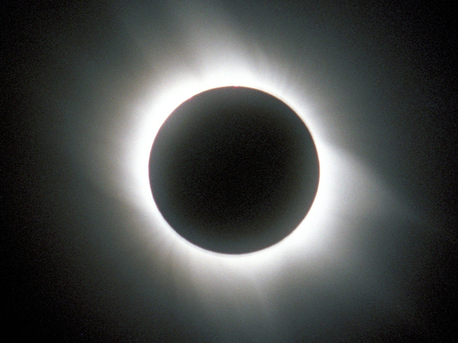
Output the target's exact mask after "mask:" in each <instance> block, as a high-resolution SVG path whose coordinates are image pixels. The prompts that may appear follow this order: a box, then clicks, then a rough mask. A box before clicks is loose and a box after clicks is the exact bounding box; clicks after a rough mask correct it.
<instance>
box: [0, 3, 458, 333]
mask: <svg viewBox="0 0 458 343" xmlns="http://www.w3.org/2000/svg"><path fill="white" fill-rule="evenodd" d="M170 4H171V3H168V2H165V1H164V2H162V1H155V2H151V3H149V2H141V1H137V2H130V3H129V4H122V3H118V2H97V1H92V2H90V3H89V4H88V3H87V2H79V1H68V2H65V1H55V2H53V1H46V2H42V1H34V2H26V1H24V2H21V1H17V2H11V4H6V5H5V4H3V6H4V9H2V11H1V18H2V26H3V29H2V32H1V37H2V64H1V65H2V67H1V73H2V74H1V77H2V85H3V86H4V87H5V88H6V89H4V90H3V92H2V99H1V108H2V113H3V114H4V117H3V119H2V135H1V145H0V148H1V157H2V164H1V170H0V172H1V175H0V177H1V179H0V180H1V190H0V192H1V193H0V194H1V198H0V200H1V216H2V219H3V220H4V225H3V229H2V247H1V255H2V284H3V286H4V287H5V288H6V291H4V292H3V294H2V308H3V313H4V315H5V316H6V321H5V319H4V321H3V325H2V328H3V330H2V333H1V335H2V336H10V337H11V335H12V337H15V341H27V340H29V341H36V340H39V339H40V340H47V341H70V342H71V341H92V342H93V341H160V342H166V341H231V340H235V341H243V340H254V341H262V340H264V341H265V340H266V337H267V336H268V333H267V334H266V333H262V332H258V331H256V330H255V329H253V330H249V329H246V328H245V329H244V328H242V327H241V326H240V325H239V326H237V324H234V323H231V322H222V323H219V326H218V325H215V324H214V323H215V321H216V320H217V319H213V320H214V321H213V322H212V323H213V324H211V320H210V319H209V318H208V317H204V316H203V313H202V310H201V309H195V308H191V307H192V305H189V304H185V303H182V302H181V301H179V300H178V299H179V297H177V296H176V294H174V293H173V292H172V291H170V284H167V283H166V282H163V283H162V282H161V271H160V270H152V271H151V270H150V275H149V276H148V277H149V278H151V279H152V280H154V282H153V283H152V286H150V288H148V291H146V290H144V289H146V288H144V287H143V286H141V285H139V284H138V280H139V279H141V278H139V277H138V275H139V274H138V273H141V272H142V271H143V269H142V268H143V267H138V266H139V265H142V266H143V264H145V263H147V262H145V261H140V262H139V261H138V259H139V256H138V255H136V254H134V253H132V251H135V249H136V243H135V239H131V238H129V235H128V234H124V233H125V232H126V231H127V230H128V229H129V226H128V222H129V218H130V216H131V208H130V205H129V204H126V203H123V202H121V201H119V200H117V199H115V198H114V197H112V196H110V194H107V193H106V192H104V191H103V189H101V187H99V185H98V184H97V182H94V181H93V180H92V179H91V178H90V177H89V176H88V174H90V171H88V170H87V165H90V166H91V168H93V169H94V170H95V169H97V168H98V165H99V164H98V161H97V159H96V158H94V160H91V161H85V162H87V163H82V161H83V160H85V159H87V157H86V156H87V155H86V154H85V151H92V150H91V149H94V148H93V145H94V144H96V142H93V141H91V139H92V138H93V137H98V135H97V133H98V132H99V131H100V133H102V132H103V130H101V128H102V125H103V120H101V118H102V117H104V116H112V117H114V118H117V116H119V117H121V116H120V114H119V113H120V111H121V110H119V108H121V107H122V103H123V102H124V101H127V100H129V99H130V98H131V97H133V96H134V95H135V94H137V93H136V92H138V90H139V89H141V88H142V84H144V83H145V82H146V80H145V78H146V76H145V75H146V73H145V70H147V69H148V68H151V66H153V67H152V68H156V69H157V70H164V69H166V68H173V67H174V61H175V60H176V59H178V58H179V57H180V56H181V57H183V56H186V55H185V52H186V51H185V50H186V49H185V47H183V46H181V45H180V44H179V43H180V32H179V31H178V30H175V29H176V27H175V25H176V22H173V21H170V20H169V19H170V13H171V12H170V8H172V9H173V8H175V7H174V6H171V5H170ZM195 6H196V7H195V8H199V7H202V8H204V7H205V8H207V7H209V8H217V9H218V11H219V12H220V13H223V15H224V16H225V17H226V18H228V20H229V21H230V22H231V23H232V24H233V25H234V26H235V27H237V30H238V32H239V34H240V35H241V36H243V37H244V39H246V40H247V41H249V42H250V43H252V44H253V46H256V47H258V48H259V47H261V48H262V49H263V51H264V53H265V54H266V55H267V56H269V58H271V59H274V60H276V61H278V63H279V64H283V65H288V66H292V69H293V70H294V73H293V74H294V77H302V75H303V77H307V80H308V84H310V85H311V89H310V90H308V91H310V92H312V93H313V92H315V93H313V94H316V95H317V96H318V95H321V98H320V102H322V103H325V104H329V105H327V106H324V107H325V108H326V109H328V110H330V111H335V112H336V113H337V114H336V116H335V118H336V120H335V121H334V122H332V123H329V130H330V131H332V132H340V131H344V132H345V133H347V136H346V137H347V138H346V140H345V142H343V143H342V145H344V147H345V148H346V149H348V150H349V151H351V152H352V153H353V154H355V155H357V156H359V158H361V159H362V160H364V161H366V163H368V164H370V166H371V167H372V168H373V169H374V170H375V171H376V172H377V174H378V175H379V176H380V178H382V179H383V180H384V181H385V182H386V183H387V184H388V185H389V186H390V188H391V189H393V190H395V192H396V194H397V196H398V198H399V199H401V201H402V202H404V203H405V204H408V205H409V206H411V207H412V208H414V209H415V212H416V215H417V216H419V217H421V218H423V219H424V222H426V223H427V225H426V227H427V229H426V230H425V229H419V228H418V227H417V226H416V224H415V223H412V222H409V221H408V220H399V219H398V218H392V217H386V218H377V220H373V221H371V220H368V223H367V226H368V227H370V230H368V231H366V232H365V233H364V235H361V236H360V238H359V239H360V243H361V245H362V247H363V248H362V250H364V249H365V250H364V251H365V252H366V256H367V259H368V261H369V262H368V263H369V265H370V266H371V268H372V270H373V271H374V273H377V275H386V278H387V279H390V280H392V281H396V282H397V283H398V284H399V285H401V288H402V289H403V290H404V291H405V292H406V293H407V294H409V296H408V297H407V298H408V299H410V300H412V301H413V302H414V303H415V304H416V305H415V306H416V307H415V308H417V310H416V311H410V312H408V313H410V314H409V316H410V317H409V318H408V320H400V319H399V318H398V317H396V316H393V317H392V318H391V319H390V320H389V319H386V317H383V318H382V317H379V316H378V312H377V308H373V307H371V306H372V303H370V302H369V301H368V302H365V300H364V299H365V297H364V295H361V294H352V293H351V292H349V291H348V290H345V289H337V288H332V286H333V285H332V284H331V285H329V286H328V287H325V286H323V285H321V284H320V281H319V280H314V281H313V282H314V283H315V284H316V285H317V288H316V289H315V291H316V293H315V296H316V298H317V299H319V301H318V300H317V302H316V303H307V305H308V306H312V308H313V311H312V312H313V313H315V314H314V315H312V314H310V313H311V312H310V311H308V310H307V309H305V308H304V305H305V303H302V302H301V300H300V299H301V294H302V295H303V293H302V290H300V289H295V288H294V287H295V286H294V285H288V284H284V285H282V288H281V290H279V292H278V293H279V294H280V297H279V299H276V302H275V304H277V306H278V311H279V312H278V313H279V317H280V318H281V320H279V321H278V331H277V334H278V336H276V338H272V340H278V339H279V337H281V338H283V339H284V340H285V341H315V342H317V341H323V342H324V341H326V342H331V341H339V342H341V341H348V342H351V341H363V342H369V341H373V342H387V341H390V342H419V341H428V342H454V341H456V340H457V339H458V338H457V337H458V334H457V306H458V299H457V291H456V287H457V285H458V284H457V274H456V271H455V267H456V265H457V262H458V242H457V232H456V229H457V223H458V222H457V215H456V209H457V194H456V193H457V192H456V190H457V182H456V176H455V174H456V167H457V163H456V160H457V157H456V156H457V155H456V147H457V144H456V143H457V138H456V137H457V136H458V126H457V119H456V114H457V113H456V112H457V95H456V86H455V84H456V75H457V70H456V50H457V49H456V38H457V37H456V24H457V23H456V16H454V15H453V13H455V12H456V10H457V9H456V5H455V4H452V2H450V3H449V4H440V3H436V2H430V3H428V4H424V3H422V2H415V1H411V2H409V1H392V2H390V1H388V2H386V1H384V2H333V1H331V2H323V1H316V2H302V1H269V2H256V1H214V2H202V3H199V5H197V4H196V5H195ZM190 7H193V6H192V5H190ZM172 12H173V11H172ZM198 12H199V11H198V10H197V11H196V13H198ZM123 15H126V17H129V18H131V19H132V21H133V22H135V23H137V24H138V27H140V28H143V29H144V31H143V32H138V33H137V34H138V36H139V37H140V38H141V39H139V40H138V41H135V40H134V39H133V37H135V34H131V33H129V32H127V30H126V29H125V27H124V26H123V24H122V20H121V19H120V18H122V17H123ZM142 39H143V41H142ZM139 42H140V43H139ZM183 54H184V55H183ZM183 58H185V57H183ZM166 60H167V61H168V63H164V61H166ZM348 133H351V134H348ZM86 136H87V137H91V139H88V140H85V139H84V137H86ZM100 139H102V140H103V137H101V138H100ZM81 142H83V143H81ZM97 144H98V143H97ZM102 145H103V144H102ZM83 166H84V167H83ZM91 170H92V169H91ZM119 182H122V181H121V180H120V181H119ZM123 235H124V236H123ZM115 237H118V238H115ZM119 237H127V238H126V239H124V240H121V239H119ZM137 267H138V268H137ZM341 273H345V271H341ZM362 275H364V274H362ZM295 277H296V278H301V277H306V275H296V276H295ZM184 287H185V286H184ZM146 293H147V294H148V296H143V295H144V294H146ZM325 294H326V295H329V296H323V295H325ZM289 295H297V298H295V299H294V301H293V300H292V298H293V296H291V297H290V296H289ZM323 299H324V300H323ZM354 304H358V306H360V308H361V309H363V310H361V311H359V312H357V314H355V313H354V312H352V311H350V310H348V308H353V307H352V306H355V305H354ZM273 306H275V305H273ZM403 306H406V307H407V308H409V307H410V306H413V305H412V304H411V303H409V302H407V303H404V304H403ZM221 310H222V311H223V310H224V309H223V308H222V309H221ZM200 316H202V317H201V318H202V319H200ZM358 316H360V317H358ZM255 317H256V313H254V314H253V320H254V321H255ZM196 318H197V319H196ZM368 318H369V319H368ZM237 323H239V322H237ZM253 323H254V322H253ZM253 323H246V325H247V327H249V326H250V325H251V324H253ZM406 323H407V324H406ZM254 326H255V327H256V325H254ZM217 327H218V328H221V327H224V328H227V329H216V328H217ZM266 335H267V336H266ZM4 340H5V339H4ZM7 340H10V339H7Z"/></svg>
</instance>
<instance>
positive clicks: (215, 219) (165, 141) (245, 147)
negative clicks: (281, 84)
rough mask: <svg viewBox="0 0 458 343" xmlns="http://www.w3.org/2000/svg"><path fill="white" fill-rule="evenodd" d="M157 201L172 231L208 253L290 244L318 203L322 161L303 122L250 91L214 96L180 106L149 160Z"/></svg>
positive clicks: (229, 91)
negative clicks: (302, 222) (317, 195)
mask: <svg viewBox="0 0 458 343" xmlns="http://www.w3.org/2000/svg"><path fill="white" fill-rule="evenodd" d="M149 178H150V184H151V190H152V194H153V198H154V201H155V203H156V205H157V207H158V209H159V211H160V213H161V214H162V216H163V217H164V219H165V220H166V221H167V222H168V224H169V225H170V226H171V227H172V228H173V229H174V230H175V231H176V232H177V233H178V234H179V235H180V236H182V237H183V238H185V239H186V240H188V241H189V242H191V243H193V244H195V245H197V246H199V247H201V248H203V249H206V250H210V251H215V252H220V253H227V254H242V253H248V252H253V251H257V250H261V249H264V248H267V247H269V246H271V245H273V244H275V243H277V242H279V241H281V240H282V239H284V238H285V237H286V236H288V235H289V234H290V233H291V232H292V231H293V230H294V229H295V228H296V227H297V226H298V225H299V224H300V222H301V221H302V220H303V219H304V218H305V216H306V215H307V212H308V211H309V209H310V207H311V205H312V203H313V200H314V198H315V195H316V191H317V188H318V180H319V163H318V155H317V151H316V148H315V144H314V142H313V139H312V136H311V134H310V132H309V131H308V129H307V127H306V125H305V123H304V122H303V121H302V120H301V118H299V116H298V115H297V114H296V113H295V112H294V111H293V110H292V109H291V108H290V107H289V106H288V105H286V104H285V103H283V102H282V101H281V100H279V99H277V98H275V97H274V96H272V95H270V94H267V93H265V92H262V91H259V90H256V89H252V88H245V87H223V88H215V89H210V90H207V91H204V92H202V93H199V94H197V95H195V96H193V97H192V98H190V99H188V100H186V101H185V102H183V103H182V104H181V105H179V106H178V107H177V108H176V109H175V110H174V111H173V112H172V113H171V115H170V116H169V117H168V118H167V119H166V120H165V122H164V123H163V125H162V126H161V128H160V129H159V132H158V133H157V135H156V137H155V139H154V143H153V147H152V150H151V155H150V160H149Z"/></svg>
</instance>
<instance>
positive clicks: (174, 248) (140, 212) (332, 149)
mask: <svg viewBox="0 0 458 343" xmlns="http://www.w3.org/2000/svg"><path fill="white" fill-rule="evenodd" d="M177 13H179V14H180V15H182V16H183V17H182V18H181V21H180V22H181V23H182V24H183V25H184V26H185V29H183V31H182V35H183V41H182V43H183V45H186V46H187V47H188V52H189V56H184V57H183V58H182V60H176V61H168V60H166V59H164V60H162V61H157V60H156V61H154V64H156V65H157V64H159V65H164V66H165V67H164V68H163V69H161V70H160V71H158V70H153V67H152V71H151V74H152V75H154V78H153V76H152V79H151V83H150V84H145V85H143V89H142V91H141V94H139V95H138V98H137V99H136V100H135V102H132V103H131V104H130V107H129V106H126V109H125V113H124V115H123V117H122V118H121V119H119V118H117V119H116V122H112V123H111V124H110V125H107V127H109V128H110V129H109V131H107V133H106V134H107V136H108V139H109V141H110V142H112V145H111V146H110V147H109V148H108V149H109V153H108V154H106V153H104V154H101V155H103V156H106V155H108V156H110V158H111V161H109V163H108V161H107V165H109V168H108V167H107V168H106V170H103V172H97V173H96V174H97V175H96V178H97V180H99V184H105V187H107V189H108V191H109V192H111V193H112V194H113V195H114V196H116V197H117V198H118V199H119V200H121V201H122V202H123V203H125V204H127V205H128V206H131V207H132V208H133V209H134V212H135V216H136V217H137V218H138V219H137V220H136V222H137V226H136V227H134V228H130V230H134V232H135V233H136V236H137V239H138V244H139V246H142V248H143V249H145V251H149V254H150V255H151V263H152V264H155V265H156V266H159V268H161V269H163V270H168V272H167V273H165V272H164V273H165V274H167V275H170V276H169V277H170V281H171V282H174V283H175V285H176V287H178V288H180V289H181V290H182V292H184V293H186V291H184V290H183V289H184V288H183V287H184V285H187V287H191V289H192V290H193V291H192V294H193V296H194V297H195V296H197V297H198V299H200V301H201V303H202V304H203V305H204V306H205V307H206V308H207V309H208V310H209V311H210V312H211V313H212V314H215V315H217V312H218V311H217V309H221V305H222V304H224V305H225V306H229V307H230V308H234V307H235V308H236V309H237V308H238V309H246V308H247V307H246V306H255V308H262V309H263V311H262V313H264V314H265V315H266V316H267V317H268V318H267V317H266V320H267V321H271V320H274V318H273V317H272V318H271V317H269V313H271V311H270V310H269V309H271V306H273V303H272V302H271V300H270V299H271V298H270V297H269V295H270V294H272V293H273V292H274V291H275V285H276V284H277V283H278V282H279V279H280V278H282V279H283V282H288V280H290V281H291V282H294V280H293V278H292V276H291V275H294V274H295V273H300V274H307V276H308V277H310V278H314V277H317V276H320V277H321V278H330V277H331V275H332V273H333V272H335V271H336V269H337V270H338V269H339V268H345V272H346V273H348V274H353V273H355V274H356V273H358V271H359V270H360V269H361V268H364V265H363V264H364V261H363V260H362V259H360V258H359V257H360V256H358V254H359V252H358V250H357V249H355V248H354V247H353V246H352V237H354V235H356V234H357V232H356V231H355V230H358V229H359V228H360V227H361V225H363V224H362V222H363V221H364V220H365V219H367V218H369V217H371V216H374V215H378V214H380V213H384V214H386V213H388V212H390V211H392V210H393V208H394V207H395V206H393V203H396V202H394V200H393V198H392V196H391V193H390V192H389V190H387V189H386V187H385V186H384V185H383V184H381V183H380V181H379V180H378V179H377V178H376V176H375V175H373V173H371V171H370V170H369V169H368V168H367V167H366V166H365V165H364V163H363V162H362V161H360V160H359V159H358V158H357V156H353V155H352V154H351V153H350V152H348V151H346V150H345V149H344V148H343V146H344V144H343V143H344V142H345V138H346V136H345V135H346V134H349V133H346V132H345V130H342V131H341V132H340V134H336V131H335V129H334V119H336V114H335V113H327V112H323V109H325V108H326V106H324V104H322V103H320V101H322V100H320V99H316V98H313V97H310V96H309V95H308V94H307V89H310V87H313V85H310V84H308V83H307V79H306V78H305V77H304V78H302V77H300V78H299V77H296V75H295V73H294V66H291V65H287V64H284V63H279V62H278V61H276V59H275V58H273V57H269V56H267V55H265V54H263V53H262V50H261V49H258V48H252V47H249V46H247V45H246V42H244V40H243V39H242V38H241V37H239V36H237V32H236V30H235V29H233V28H231V26H230V25H229V24H225V21H224V19H223V18H221V17H220V16H216V17H215V15H213V14H214V13H212V15H208V16H205V18H206V19H205V20H204V21H201V22H200V23H199V25H197V24H196V22H195V19H194V18H195V17H193V15H195V13H194V14H193V13H192V12H191V13H187V14H183V12H180V11H177ZM200 17H201V16H200ZM211 18H213V19H211ZM187 24H189V25H187ZM126 27H128V28H129V23H127V24H126ZM131 31H132V36H133V37H134V39H136V40H138V41H139V42H140V41H141V39H140V38H141V37H139V35H138V34H137V33H135V29H132V30H131ZM209 32H211V34H209ZM139 46H140V48H142V47H143V49H144V50H145V51H146V52H145V53H147V52H148V49H146V48H145V47H144V46H142V44H140V43H139ZM189 61H192V63H187V62H189ZM226 86H244V87H249V88H254V89H259V90H261V91H264V92H266V93H269V94H271V95H273V96H275V97H277V98H278V99H280V100H282V101H283V102H284V103H286V104H287V105H288V106H289V107H291V108H292V109H293V110H294V111H295V112H296V113H297V114H298V115H299V116H300V117H301V118H302V120H303V121H304V122H305V123H306V125H307V127H308V128H309V130H310V132H311V134H312V136H313V139H314V141H315V144H316V148H317V151H318V158H319V162H320V182H319V187H318V191H317V195H316V198H315V201H314V203H313V205H312V208H311V209H310V211H309V213H308V215H307V216H306V218H305V219H304V220H303V222H302V223H301V224H300V225H299V226H298V227H297V228H296V230H294V231H293V233H291V234H290V235H289V236H288V237H286V238H285V239H284V240H282V241H281V242H279V243H278V244H275V245H274V246H271V247H269V248H267V249H264V250H261V251H257V252H254V253H250V254H243V255H225V254H218V253H214V252H209V251H206V250H203V249H200V248H198V247H196V246H194V245H192V244H190V243H188V242H187V241H186V240H184V239H183V238H181V237H180V236H179V235H178V234H176V233H175V231H174V230H173V229H172V228H170V227H169V226H168V224H167V223H166V222H165V220H164V219H163V218H162V216H161V214H160V213H159V210H158V209H157V207H156V205H155V203H154V200H153V198H152V194H151V189H150V184H149V175H148V162H149V156H150V151H151V147H152V144H153V140H154V138H155V135H156V133H157V132H158V130H159V128H160V126H161V125H162V123H163V122H164V120H165V119H166V118H167V116H168V115H170V114H171V113H172V111H173V110H174V109H175V108H176V107H177V106H179V105H180V104H181V103H182V102H183V101H185V100H186V99H188V98H190V97H192V96H193V95H195V94H198V93H200V92H203V91H205V90H208V89H212V88H218V87H226ZM119 142H120V143H119ZM106 149H107V148H106V147H105V148H104V150H106ZM113 167H114V169H113ZM108 169H110V170H112V171H111V172H108V173H109V174H110V177H109V178H108V179H107V180H106V173H107V170H108ZM388 204H390V207H389V208H388ZM285 280H286V281H285ZM355 282H357V281H355ZM374 283H377V287H376V288H375V290H373V292H375V293H380V294H386V293H387V292H389V291H390V290H389V288H390V286H389V285H386V284H384V283H383V282H380V280H377V282H375V281H374ZM366 284H367V282H366V281H365V282H364V283H361V284H360V285H359V287H364V288H366V287H369V286H366ZM182 285H183V286H182ZM372 286H373V285H372ZM372 286H371V287H372ZM186 294H187V293H186ZM184 296H185V297H190V296H191V295H189V294H188V295H184ZM235 299H237V301H236V302H234V301H235ZM244 301H246V303H244ZM237 304H238V305H237ZM250 304H251V305H250ZM236 309H235V310H236ZM253 313H257V312H256V311H255V312H253ZM219 315H221V314H219ZM245 315H248V314H246V313H245ZM239 320H243V316H242V317H240V319H239Z"/></svg>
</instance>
